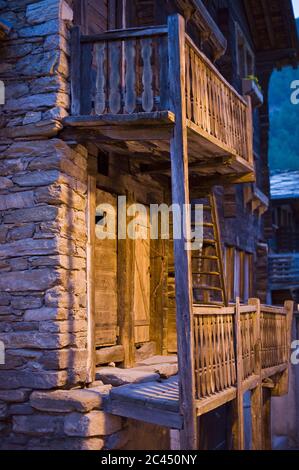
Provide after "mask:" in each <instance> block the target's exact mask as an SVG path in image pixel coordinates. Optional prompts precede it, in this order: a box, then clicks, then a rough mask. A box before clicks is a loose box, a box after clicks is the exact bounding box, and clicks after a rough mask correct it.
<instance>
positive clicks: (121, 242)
mask: <svg viewBox="0 0 299 470" xmlns="http://www.w3.org/2000/svg"><path fill="white" fill-rule="evenodd" d="M133 200H134V198H133V196H132V195H130V194H127V204H130V203H132V202H133ZM125 211H126V217H125V220H123V221H119V223H118V226H119V225H120V223H122V224H123V223H125V225H126V226H125V227H122V230H126V232H127V223H128V220H127V206H126V207H125ZM117 243H118V244H117V253H118V255H117V264H118V266H117V272H118V280H117V284H118V324H119V344H121V345H122V346H123V348H124V361H123V366H124V367H125V368H129V367H133V366H134V363H135V343H134V315H133V305H134V269H135V252H134V251H135V243H134V240H131V239H130V238H129V237H128V236H126V237H125V238H124V239H120V238H118V242H117Z"/></svg>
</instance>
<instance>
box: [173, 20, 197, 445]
mask: <svg viewBox="0 0 299 470" xmlns="http://www.w3.org/2000/svg"><path fill="white" fill-rule="evenodd" d="M168 38H169V39H168V40H169V43H168V54H169V85H170V105H171V106H170V107H171V111H173V112H174V114H175V127H174V133H173V136H172V139H171V182H172V202H173V204H177V205H178V206H179V207H180V209H181V215H183V214H184V212H185V217H181V220H177V218H176V217H174V227H175V228H176V229H177V230H180V233H181V237H180V239H175V240H174V264H175V286H176V322H177V338H178V339H177V341H178V363H179V374H180V411H181V414H182V416H183V420H184V424H183V430H182V431H181V435H180V439H181V448H182V449H184V450H195V449H196V448H197V446H198V443H197V419H196V408H195V384H194V364H193V354H194V348H193V312H192V302H193V300H192V274H191V271H192V270H191V252H190V251H189V250H186V244H187V243H188V241H189V240H190V231H191V226H190V224H189V219H190V214H189V212H190V210H189V209H187V208H189V202H190V201H189V181H188V149H187V128H186V98H185V20H184V18H183V17H182V16H180V15H171V16H169V19H168Z"/></svg>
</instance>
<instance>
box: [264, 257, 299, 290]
mask: <svg viewBox="0 0 299 470" xmlns="http://www.w3.org/2000/svg"><path fill="white" fill-rule="evenodd" d="M269 277H270V287H271V290H285V289H287V290H289V289H294V288H296V289H298V288H299V253H278V254H270V255H269Z"/></svg>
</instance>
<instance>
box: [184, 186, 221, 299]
mask: <svg viewBox="0 0 299 470" xmlns="http://www.w3.org/2000/svg"><path fill="white" fill-rule="evenodd" d="M196 204H202V206H203V222H202V224H201V225H202V227H203V244H202V248H201V249H200V250H198V251H194V252H192V278H193V298H194V303H197V304H205V305H224V306H227V304H228V300H227V292H226V284H225V279H224V268H223V259H222V248H221V239H220V227H219V220H218V211H217V203H216V198H215V195H214V192H213V191H212V190H211V191H210V192H209V193H208V194H205V195H203V196H202V197H200V199H197V200H196ZM192 224H193V227H194V221H192Z"/></svg>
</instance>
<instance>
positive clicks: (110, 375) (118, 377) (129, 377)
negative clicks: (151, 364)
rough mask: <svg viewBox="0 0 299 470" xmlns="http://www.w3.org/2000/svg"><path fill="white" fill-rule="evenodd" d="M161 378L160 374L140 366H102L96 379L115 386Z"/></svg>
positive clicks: (97, 372) (97, 370)
mask: <svg viewBox="0 0 299 470" xmlns="http://www.w3.org/2000/svg"><path fill="white" fill-rule="evenodd" d="M159 378H160V376H159V374H156V373H154V372H152V371H148V370H142V369H139V368H132V369H120V368H118V367H101V368H97V369H96V380H102V382H104V384H111V385H112V386H114V387H119V386H120V385H127V384H133V383H144V382H154V381H155V380H158V379H159Z"/></svg>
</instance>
